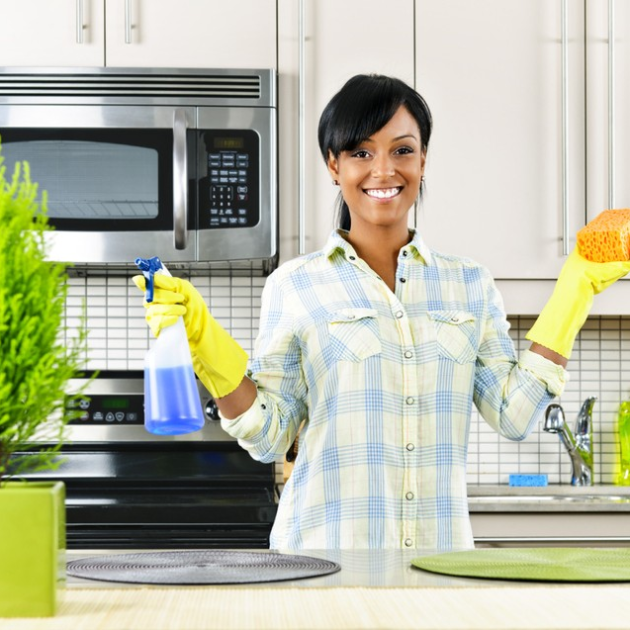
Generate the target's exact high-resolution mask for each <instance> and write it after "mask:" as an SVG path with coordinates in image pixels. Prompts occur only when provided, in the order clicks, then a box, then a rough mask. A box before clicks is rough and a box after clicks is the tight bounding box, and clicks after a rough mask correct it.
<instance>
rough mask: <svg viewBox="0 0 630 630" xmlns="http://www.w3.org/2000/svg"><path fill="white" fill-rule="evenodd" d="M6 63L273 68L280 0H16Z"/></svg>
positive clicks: (7, 8)
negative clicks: (277, 10)
mask: <svg viewBox="0 0 630 630" xmlns="http://www.w3.org/2000/svg"><path fill="white" fill-rule="evenodd" d="M3 23H4V24H5V25H8V24H10V28H5V29H3V36H2V38H1V39H0V65H3V66H20V65H27V66H113V67H116V66H119V67H170V68H173V67H205V68H212V67H216V68H223V67H225V68H247V67H253V68H275V67H276V65H277V64H276V59H277V46H276V0H230V2H222V1H221V0H205V1H202V0H58V1H57V2H54V3H53V2H48V1H47V0H14V1H12V2H5V3H3Z"/></svg>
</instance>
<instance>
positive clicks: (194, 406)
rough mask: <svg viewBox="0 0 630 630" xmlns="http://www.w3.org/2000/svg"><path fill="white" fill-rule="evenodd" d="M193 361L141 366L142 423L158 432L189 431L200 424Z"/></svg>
mask: <svg viewBox="0 0 630 630" xmlns="http://www.w3.org/2000/svg"><path fill="white" fill-rule="evenodd" d="M203 423H204V417H203V411H202V410H201V400H200V399H199V390H198V389H197V384H196V381H195V373H194V371H193V369H192V365H184V366H178V367H174V368H161V369H151V370H149V369H146V368H145V370H144V426H145V428H146V429H147V431H149V432H150V433H155V434H157V435H180V434H182V433H192V432H193V431H198V430H199V429H201V427H203Z"/></svg>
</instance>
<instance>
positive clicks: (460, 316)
mask: <svg viewBox="0 0 630 630" xmlns="http://www.w3.org/2000/svg"><path fill="white" fill-rule="evenodd" d="M429 317H430V318H431V319H432V320H433V321H436V322H443V323H445V324H453V325H459V324H465V323H466V322H474V321H475V316H474V315H473V314H472V313H469V312H468V311H455V310H452V311H429Z"/></svg>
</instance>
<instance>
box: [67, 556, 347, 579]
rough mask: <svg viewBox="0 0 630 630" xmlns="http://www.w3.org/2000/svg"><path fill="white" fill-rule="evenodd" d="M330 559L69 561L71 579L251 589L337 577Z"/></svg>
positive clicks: (123, 558) (98, 558)
mask: <svg viewBox="0 0 630 630" xmlns="http://www.w3.org/2000/svg"><path fill="white" fill-rule="evenodd" d="M340 569H341V567H340V566H339V565H338V564H337V563H335V562H330V561H328V560H322V559H320V558H311V557H309V556H297V555H288V554H280V553H263V552H247V551H224V550H199V551H166V552H164V551H159V552H146V553H131V554H115V555H104V556H95V557H90V558H84V559H81V560H73V561H71V562H68V566H67V573H68V575H70V576H73V577H78V578H84V579H88V580H102V581H105V582H127V583H138V584H188V585H191V584H249V583H254V582H279V581H284V580H300V579H305V578H313V577H319V576H322V575H328V574H330V573H336V572H337V571H339V570H340Z"/></svg>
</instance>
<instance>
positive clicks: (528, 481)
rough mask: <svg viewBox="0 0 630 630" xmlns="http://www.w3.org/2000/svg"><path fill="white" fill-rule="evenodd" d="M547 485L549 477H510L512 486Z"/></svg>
mask: <svg viewBox="0 0 630 630" xmlns="http://www.w3.org/2000/svg"><path fill="white" fill-rule="evenodd" d="M546 485H547V475H510V486H513V487H530V488H531V487H543V486H546Z"/></svg>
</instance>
